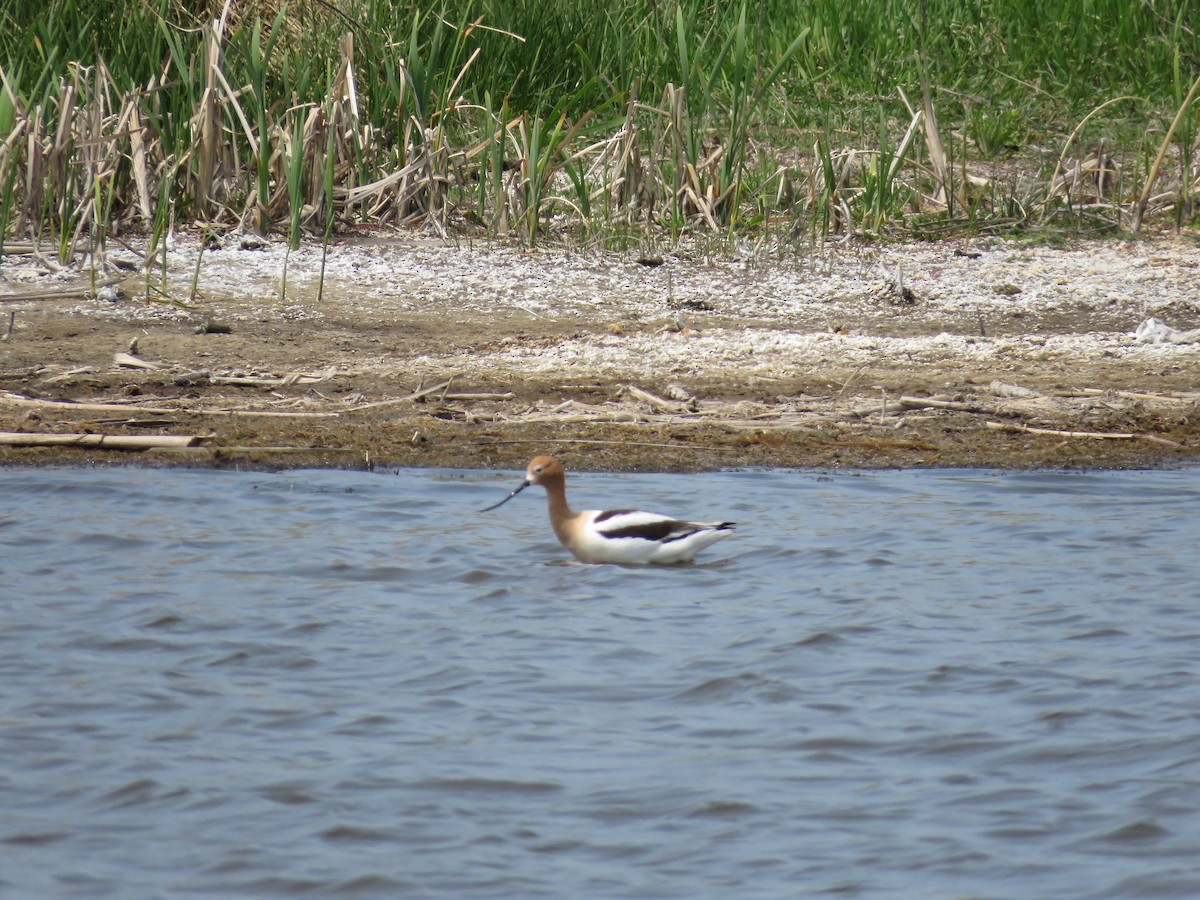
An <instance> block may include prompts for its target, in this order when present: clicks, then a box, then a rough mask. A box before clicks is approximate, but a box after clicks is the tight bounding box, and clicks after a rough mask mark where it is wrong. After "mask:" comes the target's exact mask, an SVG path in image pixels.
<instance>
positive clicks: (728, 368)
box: [0, 233, 1200, 470]
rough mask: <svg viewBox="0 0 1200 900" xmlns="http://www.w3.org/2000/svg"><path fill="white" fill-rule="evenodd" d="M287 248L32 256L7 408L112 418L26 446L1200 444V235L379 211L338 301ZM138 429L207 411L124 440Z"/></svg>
mask: <svg viewBox="0 0 1200 900" xmlns="http://www.w3.org/2000/svg"><path fill="white" fill-rule="evenodd" d="M136 249H137V248H136V247H135V250H136ZM285 249H286V248H285V247H284V245H283V244H281V243H276V242H271V243H268V244H266V245H263V246H259V247H258V249H243V248H242V247H241V246H240V244H239V241H238V239H237V238H236V237H229V238H227V239H225V241H224V244H223V246H222V247H221V248H220V249H214V250H209V251H206V252H205V253H204V256H203V259H202V260H201V264H200V267H199V279H198V294H197V298H196V300H195V302H194V303H192V304H190V305H181V304H180V303H176V302H167V301H163V300H151V301H147V300H146V299H145V296H144V285H145V281H144V276H142V275H140V274H131V275H129V277H128V278H127V279H126V280H125V281H124V282H123V283H120V284H117V285H114V286H113V289H114V290H115V291H117V292H118V293H117V294H116V295H115V297H113V296H108V295H107V294H106V295H105V296H102V297H100V298H96V299H90V298H88V297H87V296H85V295H84V291H85V290H86V287H87V277H86V275H82V274H81V273H80V272H79V271H77V270H76V271H70V270H67V271H61V272H51V271H48V267H47V266H46V265H44V264H42V263H39V262H38V261H37V260H36V259H35V258H33V257H32V256H27V255H26V256H13V255H10V256H7V257H6V258H5V259H4V263H3V267H2V268H0V275H2V276H3V280H2V281H0V316H2V319H0V337H3V338H5V339H4V340H3V341H2V342H0V431H3V432H6V433H10V434H11V433H18V434H23V435H28V436H30V437H28V438H27V439H22V438H6V440H9V441H17V442H31V443H34V442H37V441H38V440H41V439H48V438H46V436H47V435H52V434H60V435H61V434H73V435H74V434H90V435H104V436H105V441H104V443H102V444H101V445H100V446H90V447H80V446H74V445H66V446H64V445H56V446H19V445H14V444H6V445H3V446H0V462H2V463H7V464H26V463H29V464H45V463H67V462H72V463H74V462H82V461H88V460H93V461H103V462H110V461H119V462H128V461H138V462H148V463H153V464H179V463H185V464H202V465H214V464H215V465H238V466H311V465H321V466H350V467H362V466H373V465H386V466H399V465H421V466H425V465H439V466H441V465H445V466H512V467H514V468H515V467H518V466H521V465H523V464H524V462H525V461H526V460H527V459H528V458H529V457H530V456H532V455H534V454H535V453H543V452H551V453H555V454H557V455H560V456H562V457H564V459H566V460H568V461H569V464H570V465H571V466H572V467H574V468H605V469H681V470H682V469H697V468H716V467H725V466H750V465H768V466H775V465H787V466H808V465H815V466H867V467H877V466H1017V467H1026V466H1149V465H1162V464H1172V463H1177V462H1183V461H1190V460H1194V459H1196V458H1197V451H1198V450H1200V364H1198V363H1200V358H1198V357H1200V343H1197V342H1194V339H1195V338H1197V337H1200V336H1198V335H1189V334H1187V333H1186V332H1187V331H1188V330H1189V329H1195V328H1197V327H1198V326H1200V244H1198V242H1197V241H1196V240H1195V239H1194V238H1193V237H1191V236H1188V235H1183V236H1180V235H1171V236H1166V237H1159V238H1154V239H1146V240H1139V241H1118V240H1108V241H1103V242H1098V241H1092V242H1078V243H1073V244H1071V245H1069V246H1063V247H1046V246H1033V245H1030V246H1026V245H1021V244H1018V243H1013V242H1008V241H1002V240H998V239H979V240H967V241H961V242H954V243H947V242H942V243H922V244H885V245H862V244H854V243H848V244H834V245H828V246H825V247H822V248H820V249H819V250H812V249H809V250H805V251H801V252H796V251H787V252H778V251H767V250H764V249H762V248H755V247H747V248H745V249H744V251H743V252H740V253H739V252H734V251H730V250H729V249H728V248H722V249H721V250H720V251H719V252H716V251H714V252H712V253H708V252H706V250H705V249H704V248H703V247H701V246H697V245H691V246H688V247H684V248H678V247H676V248H670V249H663V250H658V251H653V252H642V253H639V252H637V251H630V252H622V253H576V252H568V251H564V250H562V249H545V250H536V251H526V250H520V249H516V248H513V247H510V246H503V245H497V244H487V243H480V242H475V243H472V242H468V241H466V240H463V241H460V242H458V243H451V242H446V241H442V240H437V239H430V238H428V237H424V236H420V235H413V234H408V233H398V234H396V233H390V234H387V235H378V234H376V235H360V236H357V237H355V238H354V239H346V240H343V241H340V242H339V243H338V244H337V245H336V246H334V247H333V248H331V252H330V255H329V257H328V259H327V260H326V262H325V289H324V296H323V297H322V298H321V299H320V300H318V298H317V285H318V282H319V278H320V271H321V266H322V254H321V249H320V247H319V246H306V247H304V248H302V249H301V250H299V251H297V252H294V253H292V254H291V255H290V257H289V258H288V259H287V291H286V296H285V297H281V277H282V273H283V267H284V260H285ZM198 252H199V243H198V241H197V240H196V239H195V238H194V237H189V236H180V237H179V238H178V239H177V241H176V243H175V245H174V246H173V248H172V249H171V251H170V253H169V256H168V278H169V285H170V294H171V296H172V298H174V299H175V300H176V301H178V300H186V299H187V298H188V297H189V295H190V293H191V283H192V278H193V275H194V273H195V272H196V262H197V253H198ZM110 258H111V259H127V260H130V261H133V260H136V257H135V255H134V254H132V253H127V252H125V251H120V250H113V251H110ZM31 291H36V292H38V295H39V297H40V298H39V299H25V298H27V297H29V292H31ZM1151 318H1153V319H1155V320H1156V321H1157V322H1158V323H1161V325H1162V327H1160V328H1157V329H1153V328H1151V329H1149V330H1148V329H1147V327H1146V326H1144V325H1143V323H1144V322H1146V320H1147V319H1151ZM1139 326H1142V332H1143V333H1142V335H1141V336H1140V337H1139V336H1138V335H1137V334H1136V333H1135V332H1136V331H1137V330H1138V328H1139ZM1172 329H1173V330H1172ZM131 348H132V349H131ZM134 435H137V436H146V437H147V438H153V437H163V436H185V437H192V438H195V439H196V440H195V441H193V442H191V443H192V444H193V446H187V447H178V446H175V447H172V446H164V447H158V448H153V449H147V450H139V451H137V452H134V453H132V454H131V453H125V452H121V451H120V450H117V449H110V448H109V443H110V442H111V441H113V440H114V439H125V438H128V437H130V436H134ZM89 440H93V441H96V440H99V438H95V437H93V438H89ZM118 442H119V441H118ZM151 443H153V442H151Z"/></svg>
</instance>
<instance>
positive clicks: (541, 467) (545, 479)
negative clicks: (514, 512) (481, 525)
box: [480, 456, 567, 512]
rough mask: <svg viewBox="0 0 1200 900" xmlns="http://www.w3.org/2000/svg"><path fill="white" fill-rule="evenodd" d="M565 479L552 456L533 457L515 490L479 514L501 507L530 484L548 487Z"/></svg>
mask: <svg viewBox="0 0 1200 900" xmlns="http://www.w3.org/2000/svg"><path fill="white" fill-rule="evenodd" d="M566 478H567V473H566V471H565V470H564V469H563V467H562V464H561V463H559V461H558V460H557V459H555V458H554V457H553V456H535V457H534V458H533V460H532V462H530V463H529V466H528V467H527V468H526V469H525V480H524V481H523V482H521V483H520V484H519V485H518V486H517V488H516V490H514V491H513V492H512V493H511V494H509V495H508V496H507V497H505V498H504V499H503V500H501V501H500V502H499V503H493V504H492V505H491V506H489V507H487V508H485V509H481V510H480V512H491V511H492V510H493V509H495V508H496V507H498V506H503V505H504V504H505V503H507V502H508V501H509V500H511V499H512V498H513V497H515V496H517V494H519V493H521V491H523V490H525V488H527V487H529V486H530V485H531V484H541V485H548V484H553V483H554V482H556V481H557V482H563V481H566Z"/></svg>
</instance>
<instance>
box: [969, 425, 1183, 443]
mask: <svg viewBox="0 0 1200 900" xmlns="http://www.w3.org/2000/svg"><path fill="white" fill-rule="evenodd" d="M984 425H986V426H987V427H988V428H994V429H996V430H998V431H1012V432H1018V433H1020V434H1044V435H1049V436H1051V437H1065V438H1081V439H1085V440H1114V441H1132V440H1142V441H1151V442H1153V443H1155V444H1162V445H1164V446H1166V447H1178V448H1180V449H1183V448H1184V447H1185V445H1184V444H1180V443H1179V442H1178V441H1173V440H1171V439H1170V438H1165V437H1159V436H1158V435H1156V434H1137V433H1136V432H1131V431H1063V430H1061V429H1058V428H1034V427H1033V426H1032V425H1014V424H1012V423H1011V422H985V423H984Z"/></svg>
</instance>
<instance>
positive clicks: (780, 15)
mask: <svg viewBox="0 0 1200 900" xmlns="http://www.w3.org/2000/svg"><path fill="white" fill-rule="evenodd" d="M1047 6H1049V7H1052V8H1050V9H1047V8H1045V7H1047ZM1196 9H1197V8H1196V6H1195V3H1194V0H1062V2H1060V3H1057V4H1048V5H1047V4H1034V3H1030V2H1028V0H991V2H984V3H978V2H968V0H905V2H901V0H855V2H849V0H807V2H804V3H797V2H795V0H744V2H740V3H739V2H733V3H724V2H722V3H717V2H712V0H673V2H666V0H609V2H592V0H588V2H584V0H563V2H559V3H546V2H531V0H503V2H502V0H445V2H443V3H441V4H440V5H429V4H413V3H401V2H384V0H291V2H289V3H281V2H278V0H260V2H253V0H224V2H221V0H210V2H209V3H208V4H207V5H205V4H193V3H185V2H184V0H112V2H109V3H93V2H91V0H41V2H31V0H13V2H10V3H8V4H5V6H4V8H3V9H0V188H2V189H3V196H2V197H0V253H3V252H4V247H3V242H9V243H10V245H11V244H12V242H14V241H17V242H25V243H30V242H32V244H33V245H34V246H36V247H38V248H40V249H39V252H44V253H47V254H48V253H49V252H50V251H52V252H53V253H55V254H57V256H58V257H59V258H60V259H61V260H63V261H66V260H69V259H72V258H74V257H76V256H77V255H80V254H89V256H90V258H92V259H95V258H96V257H97V256H101V257H102V254H103V250H104V248H105V247H106V246H107V244H108V242H109V239H110V238H111V237H118V238H119V236H120V235H121V234H123V233H126V232H129V231H140V232H144V233H147V234H149V235H150V252H149V259H155V258H156V252H157V251H158V250H160V249H161V248H162V247H163V246H164V244H163V241H164V238H165V235H166V233H168V232H169V231H170V230H171V229H172V228H175V227H179V226H181V225H185V224H194V225H196V226H198V227H201V228H204V229H210V230H213V231H218V232H219V231H228V230H237V229H243V230H246V231H255V232H260V233H264V234H265V233H270V232H275V233H278V234H281V235H284V236H286V237H287V239H288V240H289V245H290V246H291V247H292V248H294V247H296V246H298V244H299V242H300V240H301V238H302V236H304V235H309V236H311V237H313V238H316V239H321V240H324V241H326V242H327V241H328V239H329V237H330V235H331V234H332V233H333V232H334V231H335V230H336V229H338V228H339V227H342V226H346V225H350V224H355V223H368V224H369V223H383V224H393V225H401V224H404V225H412V226H420V227H424V228H429V229H433V230H436V231H437V232H440V233H443V234H447V235H449V234H464V233H465V234H470V235H478V236H484V237H497V238H500V237H507V238H509V239H515V240H518V241H521V242H524V243H526V244H528V245H533V244H536V243H539V242H545V241H558V242H568V243H575V244H584V245H597V244H598V245H606V246H614V245H616V246H624V245H628V244H634V245H637V244H644V243H646V242H658V241H670V240H673V239H675V238H678V237H680V236H683V235H688V234H697V233H702V234H709V235H714V236H717V237H720V236H728V237H734V238H741V237H749V238H754V239H767V240H771V241H777V242H780V243H782V244H790V243H797V244H804V243H811V242H814V241H820V240H823V239H825V238H827V237H829V236H831V235H843V234H866V235H870V236H876V237H881V238H886V237H890V236H896V237H918V238H920V237H944V236H951V235H958V234H964V233H976V234H977V233H1016V232H1025V231H1042V230H1051V231H1054V232H1058V233H1061V232H1063V231H1066V232H1068V233H1084V234H1090V233H1097V232H1106V231H1113V230H1126V231H1136V230H1138V229H1140V228H1142V227H1143V226H1144V224H1145V223H1148V222H1151V221H1153V222H1156V223H1160V224H1166V225H1173V226H1175V227H1181V226H1184V225H1189V224H1192V223H1194V221H1195V219H1196V217H1197V206H1196V196H1195V195H1196V190H1197V187H1198V186H1200V185H1198V181H1197V179H1198V177H1200V162H1198V160H1197V158H1196V157H1197V149H1198V146H1197V135H1198V131H1200V110H1198V109H1197V103H1198V100H1197V89H1198V86H1200V36H1198V35H1197V27H1200V23H1197V21H1196V19H1197V18H1200V16H1196V15H1194V14H1193V10H1196ZM147 277H148V279H149V273H148V275H147ZM149 285H150V282H149V280H148V281H147V289H148V290H149Z"/></svg>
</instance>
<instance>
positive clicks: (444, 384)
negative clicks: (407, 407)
mask: <svg viewBox="0 0 1200 900" xmlns="http://www.w3.org/2000/svg"><path fill="white" fill-rule="evenodd" d="M457 377H458V376H457V375H451V376H450V377H449V378H447V379H446V380H445V381H439V382H438V383H437V384H435V385H432V386H431V387H427V388H420V389H418V390H415V391H413V392H412V393H411V394H408V395H406V396H404V397H394V398H392V399H391V400H375V401H373V402H371V403H360V404H358V405H357V406H351V407H350V408H349V409H347V410H346V412H361V411H362V410H364V409H378V408H379V407H381V406H394V405H395V404H397V403H412V402H415V401H417V400H420V399H421V398H422V397H427V396H429V395H430V394H436V393H437V392H438V391H445V390H446V389H447V388H449V387H450V383H451V382H452V381H454V379H455V378H457Z"/></svg>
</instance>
